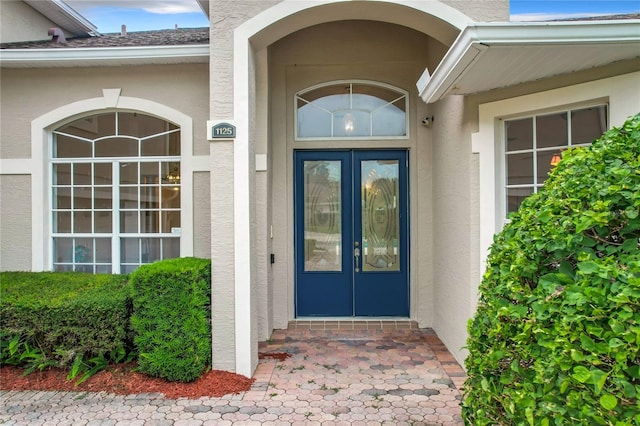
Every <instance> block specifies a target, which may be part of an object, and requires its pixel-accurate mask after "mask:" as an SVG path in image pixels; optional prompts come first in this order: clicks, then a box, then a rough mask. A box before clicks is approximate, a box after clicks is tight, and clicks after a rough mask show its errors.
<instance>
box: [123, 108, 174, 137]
mask: <svg viewBox="0 0 640 426" xmlns="http://www.w3.org/2000/svg"><path fill="white" fill-rule="evenodd" d="M174 129H177V126H176V125H175V124H172V123H169V122H166V121H164V120H162V119H160V118H156V117H151V116H149V115H144V114H138V113H137V112H118V134H119V135H127V136H135V137H140V138H141V137H145V136H151V135H156V134H158V133H162V132H166V131H168V130H174Z"/></svg>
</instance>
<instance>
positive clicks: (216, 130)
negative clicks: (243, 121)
mask: <svg viewBox="0 0 640 426" xmlns="http://www.w3.org/2000/svg"><path fill="white" fill-rule="evenodd" d="M235 137H236V126H234V125H233V124H229V123H218V124H216V125H215V126H212V127H211V139H235Z"/></svg>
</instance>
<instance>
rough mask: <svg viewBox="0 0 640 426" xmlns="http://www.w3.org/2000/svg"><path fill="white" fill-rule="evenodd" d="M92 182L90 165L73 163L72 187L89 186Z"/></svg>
mask: <svg viewBox="0 0 640 426" xmlns="http://www.w3.org/2000/svg"><path fill="white" fill-rule="evenodd" d="M92 180H93V179H92V171H91V163H75V164H74V165H73V184H74V185H91V182H92Z"/></svg>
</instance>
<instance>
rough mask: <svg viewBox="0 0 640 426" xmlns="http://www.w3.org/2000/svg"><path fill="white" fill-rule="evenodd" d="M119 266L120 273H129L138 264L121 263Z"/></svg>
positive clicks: (136, 267)
mask: <svg viewBox="0 0 640 426" xmlns="http://www.w3.org/2000/svg"><path fill="white" fill-rule="evenodd" d="M120 268H121V269H120V271H121V273H123V274H130V273H132V272H133V271H135V270H136V269H138V265H122V266H121V267H120Z"/></svg>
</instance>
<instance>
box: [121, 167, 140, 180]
mask: <svg viewBox="0 0 640 426" xmlns="http://www.w3.org/2000/svg"><path fill="white" fill-rule="evenodd" d="M120 183H121V184H134V183H135V184H137V183H138V163H120Z"/></svg>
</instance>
